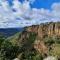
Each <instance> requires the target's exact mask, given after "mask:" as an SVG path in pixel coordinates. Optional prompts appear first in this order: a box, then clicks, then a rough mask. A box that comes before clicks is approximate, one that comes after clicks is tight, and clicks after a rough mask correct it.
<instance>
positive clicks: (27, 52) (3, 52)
mask: <svg viewBox="0 0 60 60" xmlns="http://www.w3.org/2000/svg"><path fill="white" fill-rule="evenodd" d="M35 39H36V35H35V33H30V34H29V38H27V42H26V43H25V44H23V45H21V46H19V45H14V44H13V43H12V42H10V41H9V40H7V39H6V38H5V37H4V36H0V60H13V59H14V58H19V59H21V60H43V56H42V55H41V54H40V53H39V52H37V51H36V50H35V49H34V47H33V43H34V41H35ZM43 41H44V43H45V44H46V46H47V47H48V48H49V53H48V55H51V56H57V57H58V58H60V43H59V42H60V38H59V37H46V38H45V39H44V40H43ZM29 48H31V49H29Z"/></svg>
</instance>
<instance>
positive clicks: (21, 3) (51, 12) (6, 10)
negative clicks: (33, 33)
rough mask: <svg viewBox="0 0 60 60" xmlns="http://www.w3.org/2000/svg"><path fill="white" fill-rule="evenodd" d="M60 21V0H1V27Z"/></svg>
mask: <svg viewBox="0 0 60 60" xmlns="http://www.w3.org/2000/svg"><path fill="white" fill-rule="evenodd" d="M56 21H60V0H0V28H16V27H26V26H31V25H37V24H40V23H45V22H56Z"/></svg>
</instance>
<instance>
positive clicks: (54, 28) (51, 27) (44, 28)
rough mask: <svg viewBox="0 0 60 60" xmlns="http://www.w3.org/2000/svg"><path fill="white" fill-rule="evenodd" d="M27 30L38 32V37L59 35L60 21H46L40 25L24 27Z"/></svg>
mask: <svg viewBox="0 0 60 60" xmlns="http://www.w3.org/2000/svg"><path fill="white" fill-rule="evenodd" d="M26 30H27V31H28V32H35V33H37V34H38V37H40V38H44V37H46V36H47V37H49V36H60V23H59V22H57V23H52V22H51V23H46V24H40V25H37V26H36V25H35V26H34V25H33V26H30V27H27V29H26Z"/></svg>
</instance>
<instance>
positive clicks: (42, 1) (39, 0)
mask: <svg viewBox="0 0 60 60" xmlns="http://www.w3.org/2000/svg"><path fill="white" fill-rule="evenodd" d="M55 2H60V0H36V1H35V2H34V4H33V5H32V7H34V8H45V9H51V5H52V4H53V3H55Z"/></svg>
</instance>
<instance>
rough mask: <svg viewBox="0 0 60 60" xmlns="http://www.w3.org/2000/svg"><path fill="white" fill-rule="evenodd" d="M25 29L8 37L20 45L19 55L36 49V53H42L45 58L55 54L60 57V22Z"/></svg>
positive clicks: (13, 42)
mask: <svg viewBox="0 0 60 60" xmlns="http://www.w3.org/2000/svg"><path fill="white" fill-rule="evenodd" d="M24 29H25V30H24V31H22V32H20V33H17V34H16V35H14V36H12V37H10V38H8V39H9V41H10V42H11V43H12V44H13V45H17V46H19V49H20V50H21V51H20V53H19V54H18V55H17V57H18V56H19V55H20V54H21V53H22V54H25V53H26V54H27V55H28V53H32V52H34V51H35V50H36V51H35V53H36V52H37V53H38V54H40V55H42V57H43V58H44V57H46V56H49V55H54V54H55V55H54V56H56V55H57V56H58V57H60V22H55V23H52V22H50V23H45V24H40V25H33V26H30V27H25V28H24ZM56 37H57V38H56ZM56 48H58V49H56ZM27 52H28V53H27ZM23 56H24V55H23Z"/></svg>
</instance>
